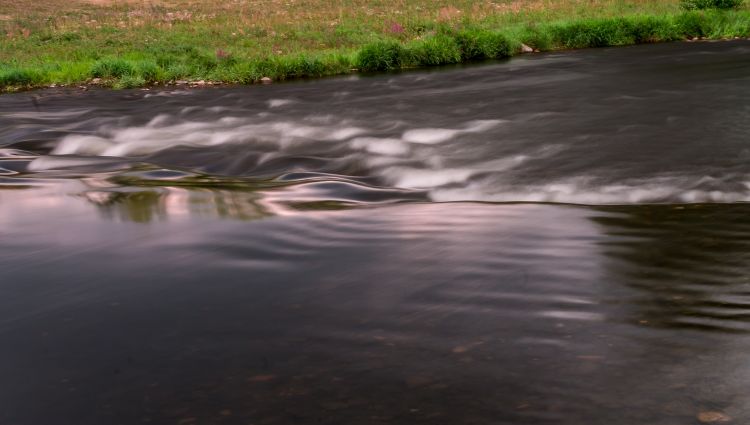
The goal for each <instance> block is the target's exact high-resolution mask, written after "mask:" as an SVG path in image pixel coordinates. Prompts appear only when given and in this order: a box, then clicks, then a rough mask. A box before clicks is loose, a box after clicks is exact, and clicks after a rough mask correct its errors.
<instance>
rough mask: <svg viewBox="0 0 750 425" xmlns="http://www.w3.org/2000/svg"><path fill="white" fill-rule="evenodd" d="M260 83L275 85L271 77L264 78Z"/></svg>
mask: <svg viewBox="0 0 750 425" xmlns="http://www.w3.org/2000/svg"><path fill="white" fill-rule="evenodd" d="M260 82H261V83H263V84H271V83H273V80H272V79H271V78H269V77H263V78H261V79H260Z"/></svg>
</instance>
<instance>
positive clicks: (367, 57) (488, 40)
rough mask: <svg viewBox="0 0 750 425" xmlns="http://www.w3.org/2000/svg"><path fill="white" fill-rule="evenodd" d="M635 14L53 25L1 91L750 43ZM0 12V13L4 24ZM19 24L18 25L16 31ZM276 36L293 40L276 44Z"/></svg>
mask: <svg viewBox="0 0 750 425" xmlns="http://www.w3.org/2000/svg"><path fill="white" fill-rule="evenodd" d="M527 1H531V0H527ZM685 1H699V0H685ZM700 1H704V0H700ZM705 1H714V2H721V1H730V0H705ZM459 3H460V1H459ZM560 3H566V2H564V1H561V2H560ZM568 3H571V2H568ZM639 4H640V3H639ZM628 5H629V3H627V2H625V3H623V2H622V1H620V2H619V3H617V2H616V3H611V4H610V8H608V9H603V10H604V12H602V11H592V10H588V9H570V8H572V7H573V6H570V5H568V6H569V7H570V8H569V9H561V10H565V11H568V12H567V13H568V14H571V15H572V16H574V17H573V18H570V19H565V17H564V16H563V14H562V12H560V13H558V12H555V10H557V9H554V8H551V9H549V10H546V9H533V10H531V11H529V12H524V13H509V14H501V13H495V14H493V13H489V12H487V13H484V12H482V13H484V14H482V15H481V16H480V15H477V16H463V17H462V16H459V15H457V12H455V10H453V9H446V8H442V9H439V11H440V14H444V15H450V16H449V17H448V18H445V19H443V17H442V15H438V16H437V17H433V18H430V19H427V18H425V17H423V16H419V14H415V15H413V16H405V17H401V18H400V20H399V21H398V22H397V21H396V20H395V19H393V20H392V19H391V18H382V19H380V22H381V24H379V25H376V23H374V21H368V20H367V19H363V20H361V22H352V21H347V22H342V23H340V25H336V26H331V28H328V29H326V30H325V31H324V32H322V31H321V29H320V28H319V27H316V25H317V24H316V25H313V24H314V22H313V23H311V24H310V26H306V24H305V23H304V22H296V23H294V24H293V25H292V24H289V25H291V26H287V27H284V25H286V24H282V23H279V22H276V21H273V22H270V23H269V24H268V25H270V27H266V28H263V27H261V26H256V27H255V28H254V29H252V28H253V27H252V25H251V26H249V27H247V29H246V31H245V33H246V34H248V33H250V32H251V31H255V32H254V33H252V34H248V35H247V37H245V38H243V39H233V40H231V42H229V41H227V40H224V38H225V37H227V35H226V34H225V32H226V31H230V30H231V28H230V29H229V30H226V29H221V28H218V27H211V26H205V25H202V24H200V23H189V22H186V23H176V24H170V25H171V26H170V27H169V29H166V28H163V27H159V26H158V25H156V24H153V25H150V26H148V25H147V26H144V27H142V28H138V31H136V29H135V28H130V27H125V28H120V27H117V26H111V25H106V26H100V27H99V28H89V27H86V28H78V29H71V28H68V27H67V26H64V25H59V24H57V25H52V26H50V27H49V28H48V27H44V28H41V27H40V28H41V29H40V28H38V29H37V30H35V32H29V31H26V32H23V31H22V32H21V33H18V34H21V35H20V36H19V35H18V34H17V35H16V36H14V37H8V38H7V39H6V41H5V42H4V43H0V90H4V91H12V90H17V89H21V88H34V87H43V86H46V85H50V84H57V85H61V84H63V85H64V84H82V83H87V82H89V83H90V82H92V80H93V81H97V82H98V83H100V84H103V85H107V86H110V87H114V88H134V87H141V86H144V85H149V84H161V83H166V82H170V81H176V80H192V81H196V80H206V81H220V82H224V83H236V84H251V83H256V82H259V81H260V80H261V79H262V78H263V77H270V78H272V79H274V80H286V79H294V78H314V77H321V76H328V75H339V74H346V73H351V72H382V71H395V70H402V69H409V68H418V67H427V66H436V65H445V64H455V63H462V62H468V61H478V60H487V59H500V58H507V57H510V56H513V55H516V54H518V53H520V51H521V46H522V44H526V45H527V46H530V47H532V48H534V49H536V50H539V51H550V50H563V49H580V48H588V47H605V46H623V45H630V44H640V43H656V42H664V41H676V40H685V39H690V38H695V37H704V38H709V39H727V38H734V37H743V38H744V37H750V10H748V9H747V8H746V7H745V8H735V7H737V5H736V4H734V6H732V8H730V9H729V10H718V9H709V10H688V11H683V10H681V8H680V6H679V3H676V2H671V3H669V4H668V6H664V5H658V4H653V5H651V6H649V7H648V8H646V9H637V7H636V6H633V9H628V8H627V7H628ZM558 6H559V5H558ZM560 7H562V6H560ZM618 8H619V9H618ZM118 10H119V9H118ZM467 10H468V9H467ZM623 10H625V12H622V11H623ZM571 11H573V12H571ZM2 12H3V9H2V6H1V5H0V19H2V16H3V15H2ZM128 13H130V12H128ZM342 13H343V12H342ZM477 13H478V12H477ZM451 14H453V15H451ZM454 15H455V16H454ZM597 15H604V16H597ZM619 15H622V16H619ZM118 16H119V15H118ZM456 16H458V17H456ZM222 19H228V18H222ZM320 19H321V20H322V18H320ZM341 20H342V21H344V20H345V19H344V18H341ZM2 22H3V21H1V20H0V24H2ZM5 22H7V21H5ZM222 22H224V23H225V24H226V23H227V22H225V21H222ZM17 24H18V20H16V21H13V25H16V26H18V25H17ZM7 25H10V24H7ZM212 25H213V24H212ZM274 25H276V26H281V27H283V28H284V29H285V30H286V32H285V33H283V34H279V33H275V34H273V35H272V34H271V33H272V32H273V30H272V29H271V28H274ZM27 26H28V27H33V25H31V24H30V23H27ZM175 27H176V28H175ZM222 28H223V27H222ZM232 28H234V27H232ZM6 31H7V29H6ZM222 31H224V32H222ZM24 34H25V35H24ZM280 36H283V41H279V38H278V37H280ZM268 37H271V43H270V44H268V45H265V44H264V46H265V48H268V49H270V51H265V50H263V49H262V48H261V47H262V46H261V47H259V44H262V43H260V42H259V41H258V40H266V39H267V38H268ZM315 40H317V41H315ZM267 41H268V40H266V42H267ZM264 43H265V42H264ZM315 43H317V45H315ZM216 46H227V47H223V48H219V47H216ZM94 79H97V80H94Z"/></svg>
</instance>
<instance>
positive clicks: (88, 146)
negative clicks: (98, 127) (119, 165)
mask: <svg viewBox="0 0 750 425" xmlns="http://www.w3.org/2000/svg"><path fill="white" fill-rule="evenodd" d="M112 146H113V143H112V141H110V140H107V139H105V138H102V137H97V136H88V135H80V134H70V135H67V136H65V137H64V138H63V139H62V140H61V141H60V143H58V144H57V146H56V147H55V149H54V150H53V151H52V154H54V155H72V154H78V155H101V154H102V153H104V152H105V151H106V150H107V149H109V148H111V147H112Z"/></svg>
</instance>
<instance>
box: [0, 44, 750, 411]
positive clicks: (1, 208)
mask: <svg viewBox="0 0 750 425" xmlns="http://www.w3.org/2000/svg"><path fill="white" fill-rule="evenodd" d="M748 141H750V41H732V42H715V43H713V42H705V43H704V42H700V43H669V44H659V45H648V46H637V47H626V48H616V49H597V50H581V51H572V52H564V53H549V54H537V55H526V56H522V57H518V58H514V59H512V60H510V61H505V62H496V63H490V64H479V65H471V66H462V67H451V68H442V69H435V70H417V71H411V72H405V73H399V74H387V75H377V76H352V77H341V78H330V79H323V80H317V81H300V82H291V83H283V84H273V85H267V86H252V87H226V88H210V89H185V88H179V87H177V88H175V87H173V88H152V89H150V90H130V91H127V90H126V91H108V90H89V91H81V90H48V91H36V92H27V93H17V94H10V95H3V96H1V97H0V341H1V343H0V377H2V379H1V380H0V424H3V425H5V424H8V425H27V424H28V425H39V424H54V425H67V424H71V425H88V424H91V425H101V424H112V425H116V424H141V423H152V424H179V425H190V424H195V425H201V424H256V425H260V424H377V423H404V424H414V423H425V424H490V423H491V424H534V425H536V424H565V425H567V424H570V425H579V424H588V423H597V424H608V425H632V424H651V425H673V424H691V423H701V422H711V421H714V422H717V421H731V422H732V423H738V424H741V423H749V422H750V384H748V383H749V382H750V366H748V361H747V353H748V352H750V204H748V203H747V202H748V201H750V144H748Z"/></svg>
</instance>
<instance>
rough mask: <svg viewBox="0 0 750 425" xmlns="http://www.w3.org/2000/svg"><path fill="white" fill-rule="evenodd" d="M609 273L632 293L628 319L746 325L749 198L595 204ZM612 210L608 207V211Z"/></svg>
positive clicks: (687, 325) (680, 325) (733, 328)
mask: <svg viewBox="0 0 750 425" xmlns="http://www.w3.org/2000/svg"><path fill="white" fill-rule="evenodd" d="M599 210H600V211H604V212H606V213H607V215H604V216H597V217H593V218H592V220H593V221H594V222H596V223H597V224H599V225H600V226H601V227H602V232H603V234H605V235H607V240H606V241H603V242H601V243H600V244H601V246H602V249H603V252H604V254H605V255H606V256H607V257H609V258H610V259H611V261H610V262H609V264H608V267H607V269H608V270H609V274H610V278H611V279H613V280H615V281H618V282H623V283H625V284H626V285H627V286H628V287H629V288H632V289H635V290H637V291H638V293H639V294H640V295H639V296H638V297H637V298H636V299H635V300H633V301H632V302H631V304H632V306H633V307H634V308H636V311H634V312H633V317H632V318H631V320H632V321H633V322H638V321H642V322H644V323H647V324H648V325H649V326H661V327H665V328H670V329H701V330H707V331H722V332H741V333H745V332H747V331H748V330H750V298H749V297H750V261H749V260H750V249H749V248H750V204H731V205H717V204H694V205H677V206H673V205H651V206H634V207H606V208H599ZM613 213H614V214H613Z"/></svg>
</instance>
